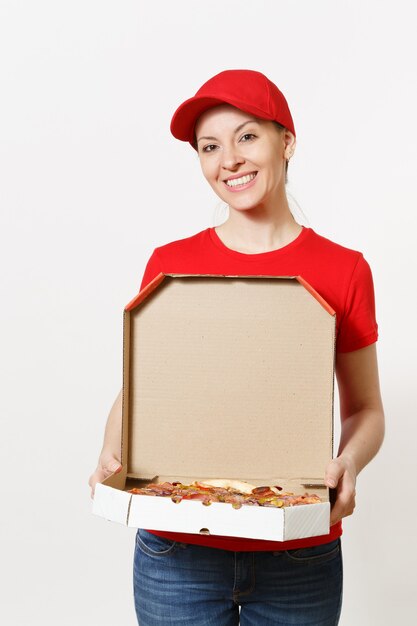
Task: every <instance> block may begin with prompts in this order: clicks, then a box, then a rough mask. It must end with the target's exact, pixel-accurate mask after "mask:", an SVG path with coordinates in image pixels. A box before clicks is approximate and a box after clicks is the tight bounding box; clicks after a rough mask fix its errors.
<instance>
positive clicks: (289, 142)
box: [283, 129, 297, 159]
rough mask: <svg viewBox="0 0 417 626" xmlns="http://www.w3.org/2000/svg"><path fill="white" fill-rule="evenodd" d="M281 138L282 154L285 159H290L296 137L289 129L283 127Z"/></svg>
mask: <svg viewBox="0 0 417 626" xmlns="http://www.w3.org/2000/svg"><path fill="white" fill-rule="evenodd" d="M283 140H284V144H285V152H284V156H285V158H286V159H290V158H291V157H292V155H293V154H294V152H295V146H296V143H297V142H296V139H295V137H294V135H293V134H292V132H291V131H290V130H287V129H285V130H284V133H283Z"/></svg>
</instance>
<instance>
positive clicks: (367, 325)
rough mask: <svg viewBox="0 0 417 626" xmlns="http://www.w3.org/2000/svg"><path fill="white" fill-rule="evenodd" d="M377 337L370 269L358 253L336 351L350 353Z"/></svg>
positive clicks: (367, 344) (372, 341)
mask: <svg viewBox="0 0 417 626" xmlns="http://www.w3.org/2000/svg"><path fill="white" fill-rule="evenodd" d="M377 339H378V324H377V321H376V317H375V293H374V283H373V278H372V272H371V268H370V267H369V264H368V262H367V261H366V260H365V258H364V257H363V255H362V254H360V256H359V258H358V261H357V263H356V266H355V269H354V270H353V273H352V277H351V281H350V284H349V288H348V292H347V296H346V303H345V308H344V313H343V317H342V319H341V323H340V326H339V332H338V337H337V344H336V350H337V352H352V351H353V350H359V348H365V347H366V346H369V345H370V344H371V343H374V342H375V341H377Z"/></svg>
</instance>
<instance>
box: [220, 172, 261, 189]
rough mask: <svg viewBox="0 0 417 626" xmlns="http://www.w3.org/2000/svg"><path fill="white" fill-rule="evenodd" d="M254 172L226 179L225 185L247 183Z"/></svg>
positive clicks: (251, 178) (232, 185)
mask: <svg viewBox="0 0 417 626" xmlns="http://www.w3.org/2000/svg"><path fill="white" fill-rule="evenodd" d="M255 176H256V174H248V175H247V176H242V178H233V179H232V180H227V181H226V185H229V187H236V185H244V184H246V183H248V182H249V181H250V180H253V179H254V178H255Z"/></svg>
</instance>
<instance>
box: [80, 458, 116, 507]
mask: <svg viewBox="0 0 417 626" xmlns="http://www.w3.org/2000/svg"><path fill="white" fill-rule="evenodd" d="M121 469H122V465H121V463H120V461H119V459H118V458H117V457H116V456H115V455H114V454H112V453H109V452H102V453H101V455H100V458H99V460H98V464H97V467H96V469H95V471H94V472H93V474H91V476H90V478H89V480H88V484H89V485H90V487H91V497H92V498H94V490H95V487H96V484H97V483H102V482H103V480H105V479H106V478H108V477H109V476H111V475H112V474H117V472H120V470H121Z"/></svg>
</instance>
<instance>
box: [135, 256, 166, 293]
mask: <svg viewBox="0 0 417 626" xmlns="http://www.w3.org/2000/svg"><path fill="white" fill-rule="evenodd" d="M161 272H162V268H161V262H160V260H159V257H158V253H157V251H156V248H155V250H154V251H153V252H152V254H151V256H150V257H149V260H148V262H147V264H146V267H145V271H144V273H143V278H142V282H141V285H140V288H139V291H142V289H143V288H144V287H146V285H147V284H148V283H150V282H151V280H153V279H154V278H155V277H156V276H158V274H160V273H161Z"/></svg>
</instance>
